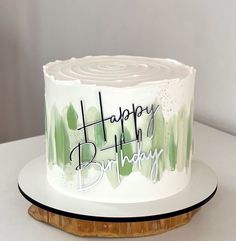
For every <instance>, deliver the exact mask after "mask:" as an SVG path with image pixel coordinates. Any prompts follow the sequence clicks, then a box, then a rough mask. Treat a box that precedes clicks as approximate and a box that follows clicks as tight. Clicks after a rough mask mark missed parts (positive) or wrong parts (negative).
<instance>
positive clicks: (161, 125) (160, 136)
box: [152, 109, 165, 181]
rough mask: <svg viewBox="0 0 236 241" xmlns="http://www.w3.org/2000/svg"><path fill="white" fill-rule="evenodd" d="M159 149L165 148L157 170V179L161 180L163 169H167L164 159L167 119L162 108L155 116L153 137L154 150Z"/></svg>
mask: <svg viewBox="0 0 236 241" xmlns="http://www.w3.org/2000/svg"><path fill="white" fill-rule="evenodd" d="M155 149H157V151H158V152H159V151H160V150H163V152H162V154H161V155H160V158H159V162H158V164H159V165H158V166H157V168H158V170H157V172H158V173H157V180H160V178H161V176H162V173H163V171H164V170H165V159H164V150H165V119H164V116H163V113H162V110H161V109H159V111H158V112H157V113H156V116H155V123H154V132H153V138H152V151H154V150H155ZM157 180H155V181H157Z"/></svg>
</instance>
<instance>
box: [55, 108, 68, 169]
mask: <svg viewBox="0 0 236 241" xmlns="http://www.w3.org/2000/svg"><path fill="white" fill-rule="evenodd" d="M51 115H52V116H53V117H54V120H55V132H54V137H55V147H56V159H57V164H58V165H59V166H60V167H62V168H63V167H64V166H65V165H66V164H67V163H69V162H70V160H69V156H70V140H69V136H68V133H67V129H66V126H65V123H64V120H63V118H62V117H61V115H60V113H59V112H58V110H57V108H56V107H53V108H52V113H51Z"/></svg>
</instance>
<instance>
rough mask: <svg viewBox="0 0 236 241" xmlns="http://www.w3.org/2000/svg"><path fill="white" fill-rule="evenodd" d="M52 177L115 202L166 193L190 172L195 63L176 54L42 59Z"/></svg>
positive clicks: (56, 183)
mask: <svg viewBox="0 0 236 241" xmlns="http://www.w3.org/2000/svg"><path fill="white" fill-rule="evenodd" d="M44 77H45V103H46V107H45V108H46V150H47V178H48V181H49V183H50V184H51V185H52V186H53V187H54V188H55V189H56V190H58V191H60V192H63V193H64V194H66V195H72V196H74V197H78V198H82V199H86V200H92V201H98V202H109V203H132V202H133V203H134V202H145V201H151V200H156V199H160V198H165V197H168V196H170V195H174V194H176V193H177V192H180V191H181V190H183V189H184V188H185V187H186V185H187V184H188V182H189V180H190V176H191V156H192V124H193V96H194V79H195V69H194V68H193V67H189V66H187V65H184V64H182V63H180V62H177V61H175V60H171V59H159V58H147V57H136V56H88V57H84V58H71V59H69V60H64V61H55V62H51V63H48V64H47V65H45V66H44Z"/></svg>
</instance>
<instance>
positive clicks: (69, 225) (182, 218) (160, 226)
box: [28, 205, 199, 238]
mask: <svg viewBox="0 0 236 241" xmlns="http://www.w3.org/2000/svg"><path fill="white" fill-rule="evenodd" d="M198 210H199V208H197V209H195V210H193V211H189V212H187V213H184V214H180V215H177V216H174V217H169V218H163V219H158V220H153V221H143V222H99V221H86V220H82V219H77V218H70V217H66V216H62V215H59V214H56V213H53V212H50V211H47V210H44V209H42V208H39V207H37V206H35V205H31V206H30V208H29V209H28V213H29V214H30V215H31V216H32V217H33V218H34V219H36V220H38V221H41V222H44V223H47V224H49V225H51V226H54V227H56V228H58V229H61V230H63V231H65V232H67V233H71V234H74V235H77V236H82V237H114V238H115V237H123V238H124V237H142V236H149V235H154V234H161V233H164V232H167V231H170V230H172V229H175V228H178V227H180V226H182V225H185V224H187V223H188V222H189V221H190V220H191V219H192V217H193V215H194V214H195V213H196V212H198Z"/></svg>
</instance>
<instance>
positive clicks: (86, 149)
mask: <svg viewBox="0 0 236 241" xmlns="http://www.w3.org/2000/svg"><path fill="white" fill-rule="evenodd" d="M81 152H82V153H81V161H82V162H84V163H86V162H89V161H90V160H91V158H92V153H91V148H90V144H83V145H82V146H81Z"/></svg>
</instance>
